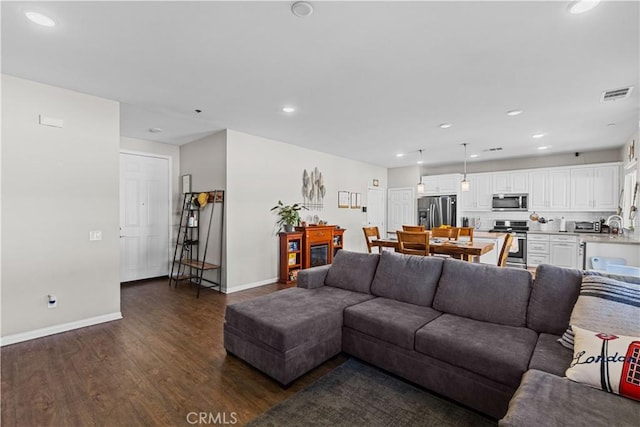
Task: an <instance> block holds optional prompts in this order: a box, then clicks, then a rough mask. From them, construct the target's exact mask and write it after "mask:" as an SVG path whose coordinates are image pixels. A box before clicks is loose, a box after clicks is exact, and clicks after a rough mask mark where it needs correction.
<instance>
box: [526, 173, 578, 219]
mask: <svg viewBox="0 0 640 427" xmlns="http://www.w3.org/2000/svg"><path fill="white" fill-rule="evenodd" d="M529 182H530V187H529V188H530V190H529V210H545V209H546V210H566V209H569V208H570V203H569V202H570V197H569V194H570V190H571V173H570V171H569V169H541V170H539V171H533V172H531V173H529Z"/></svg>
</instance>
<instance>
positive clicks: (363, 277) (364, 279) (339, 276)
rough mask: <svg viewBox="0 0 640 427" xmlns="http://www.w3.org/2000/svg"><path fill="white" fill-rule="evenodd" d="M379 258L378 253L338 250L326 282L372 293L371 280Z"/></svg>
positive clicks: (337, 286) (349, 289) (343, 287)
mask: <svg viewBox="0 0 640 427" xmlns="http://www.w3.org/2000/svg"><path fill="white" fill-rule="evenodd" d="M379 259H380V255H378V254H365V253H358V252H349V251H345V250H344V249H343V250H341V251H338V253H337V254H336V256H335V258H334V259H333V262H332V264H331V267H330V268H329V272H328V273H327V277H326V279H325V281H324V283H325V285H328V286H333V287H336V288H342V289H346V290H348V291H355V292H362V293H365V294H368V293H371V282H372V281H373V276H374V274H375V273H376V268H377V267H378V260H379Z"/></svg>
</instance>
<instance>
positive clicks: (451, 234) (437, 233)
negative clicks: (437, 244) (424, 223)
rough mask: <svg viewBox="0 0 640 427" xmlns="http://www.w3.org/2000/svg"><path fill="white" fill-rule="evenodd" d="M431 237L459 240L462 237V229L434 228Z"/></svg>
mask: <svg viewBox="0 0 640 427" xmlns="http://www.w3.org/2000/svg"><path fill="white" fill-rule="evenodd" d="M430 231H431V237H438V238H443V239H449V240H458V237H459V236H460V229H459V228H458V227H449V228H440V227H438V228H432V229H431V230H430Z"/></svg>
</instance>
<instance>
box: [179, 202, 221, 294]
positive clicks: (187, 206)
mask: <svg viewBox="0 0 640 427" xmlns="http://www.w3.org/2000/svg"><path fill="white" fill-rule="evenodd" d="M203 194H206V196H202V195H203ZM199 196H200V200H202V198H203V197H206V200H207V201H206V203H200V202H198V200H199ZM201 204H204V206H201ZM223 204H224V190H213V191H206V192H204V193H195V192H191V193H185V194H184V200H183V201H182V214H181V215H180V227H179V229H178V236H177V239H176V248H175V251H174V252H173V263H172V265H171V274H170V275H169V286H171V284H172V283H174V282H175V283H174V286H175V287H177V286H178V282H180V281H184V280H188V281H189V282H190V283H192V284H195V285H196V286H197V287H198V291H197V294H196V297H197V298H200V288H208V289H217V290H218V292H220V283H221V281H222V271H221V267H220V265H219V264H211V263H208V262H206V261H205V260H206V259H207V250H208V248H209V237H210V235H211V227H212V224H213V222H214V212H216V211H217V210H220V211H221V212H220V232H219V242H220V248H219V249H220V257H222V227H223V219H224V209H223ZM207 209H209V211H210V212H209V222H208V225H207V233H206V236H203V237H205V238H204V239H201V236H200V220H201V218H202V215H203V213H205V212H206V210H207ZM205 215H206V214H205ZM201 242H203V245H201V244H200V243H201ZM202 246H203V247H202ZM201 247H202V254H201V253H200V252H201V249H200V248H201ZM201 255H202V256H201ZM207 270H218V281H214V280H211V279H208V278H206V277H204V272H205V271H207Z"/></svg>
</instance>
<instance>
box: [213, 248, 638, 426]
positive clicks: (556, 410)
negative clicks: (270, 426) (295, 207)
mask: <svg viewBox="0 0 640 427" xmlns="http://www.w3.org/2000/svg"><path fill="white" fill-rule="evenodd" d="M535 277H536V279H535V281H534V280H533V278H532V275H531V274H530V273H529V272H528V271H526V270H522V269H514V268H498V267H495V266H490V265H482V264H474V263H469V262H464V261H459V260H454V259H443V258H439V257H418V256H408V255H401V254H396V253H392V252H383V253H382V254H363V253H355V252H348V251H345V250H343V251H340V252H339V253H338V255H337V256H336V258H335V259H334V262H333V264H331V265H327V266H322V267H315V268H311V269H308V270H302V271H300V272H299V274H298V287H297V288H289V289H285V290H282V291H278V292H275V293H272V294H269V295H265V296H262V297H258V298H255V299H253V300H249V301H245V302H241V303H237V304H232V305H229V306H228V307H227V312H226V319H225V325H224V345H225V348H226V350H227V352H228V353H231V354H233V355H236V356H237V357H239V358H241V359H243V360H245V361H246V362H248V363H249V364H251V365H253V366H254V367H256V368H258V369H259V370H261V371H262V372H264V373H266V374H267V375H269V376H271V377H272V378H274V379H275V380H277V381H278V382H280V383H281V384H283V385H286V384H289V383H291V382H292V381H293V380H295V379H296V378H298V377H299V376H301V375H303V374H304V373H306V372H308V371H309V370H311V369H313V368H314V367H316V366H318V365H320V364H321V363H323V362H324V361H326V360H328V359H329V358H331V357H333V356H335V355H337V354H339V353H340V352H345V353H347V354H350V355H352V356H355V357H357V358H359V359H362V360H364V361H366V362H368V363H371V364H373V365H375V366H378V367H380V368H382V369H384V370H386V371H388V372H391V373H393V374H396V375H399V376H401V377H403V378H405V379H408V380H410V381H412V382H415V383H417V384H419V385H421V386H423V387H425V388H427V389H429V390H432V391H434V392H436V393H439V394H441V395H444V396H446V397H448V398H451V399H453V400H455V401H457V402H460V403H462V404H464V405H466V406H469V407H471V408H473V409H475V410H478V411H480V412H482V413H484V414H487V415H489V416H490V417H493V418H496V419H500V418H503V417H504V418H503V419H502V420H501V423H502V424H503V425H514V426H515V425H527V424H528V423H530V424H532V425H533V424H536V425H543V424H544V421H545V419H544V416H545V415H541V414H540V411H544V412H545V414H546V416H548V417H549V418H548V420H547V421H548V422H549V423H561V422H562V420H567V419H569V418H570V417H572V416H580V415H581V414H584V412H582V413H581V412H580V411H581V410H583V407H585V408H591V409H592V410H593V409H594V408H595V409H596V410H595V413H594V414H591V415H590V416H591V417H592V419H591V420H590V425H598V424H599V423H602V424H603V425H605V424H606V423H609V421H610V418H609V417H615V419H616V420H619V421H623V422H622V424H624V421H627V420H634V419H636V418H635V417H636V416H637V415H638V410H640V404H638V402H635V401H633V400H630V399H626V398H624V397H620V396H616V395H612V394H609V393H604V392H601V391H599V390H595V389H591V388H589V387H587V386H584V385H582V384H577V383H572V382H570V381H569V380H567V379H566V378H562V376H563V374H564V372H565V370H566V369H567V367H568V366H569V364H570V362H571V360H572V357H573V353H572V351H571V350H569V349H567V348H564V347H562V346H561V345H560V344H559V343H558V342H557V340H558V338H560V336H561V335H562V333H563V332H564V331H565V330H566V328H567V326H568V324H569V317H570V315H571V311H572V308H573V306H574V304H575V302H576V300H577V298H578V293H579V291H580V285H581V280H582V272H580V271H579V270H572V269H565V268H559V267H554V266H550V265H542V266H539V267H538V269H537V271H536V276H535ZM537 390H544V391H545V392H546V394H545V395H541V394H540V393H538V392H537ZM593 392H596V394H593ZM571 396H580V398H581V399H583V401H582V402H581V403H580V405H572V404H571V403H572V402H567V401H562V398H563V397H564V399H565V400H569V399H570V397H571ZM510 401H511V404H510ZM603 407H604V408H611V410H610V411H609V410H602V408H603ZM508 409H509V412H507V410H508ZM592 412H593V411H592ZM541 417H542V418H541ZM598 417H599V418H598ZM630 422H631V421H630ZM541 423H542V424H541Z"/></svg>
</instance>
